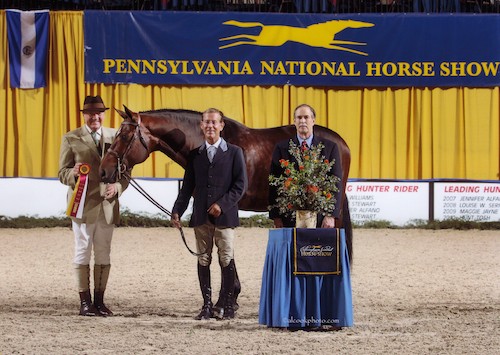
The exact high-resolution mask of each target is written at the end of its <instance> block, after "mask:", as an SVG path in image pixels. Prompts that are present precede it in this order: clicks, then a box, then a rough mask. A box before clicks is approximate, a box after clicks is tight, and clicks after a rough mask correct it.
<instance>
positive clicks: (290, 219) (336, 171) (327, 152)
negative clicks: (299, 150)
mask: <svg viewBox="0 0 500 355" xmlns="http://www.w3.org/2000/svg"><path fill="white" fill-rule="evenodd" d="M315 122H316V112H315V111H314V109H313V108H312V107H311V106H309V105H307V104H302V105H299V106H297V108H296V109H295V111H294V123H295V127H296V129H297V135H296V136H294V137H291V138H289V139H287V140H284V141H281V142H278V144H276V146H275V147H274V151H273V156H272V160H271V168H270V171H271V172H270V174H271V175H274V176H280V175H282V174H283V168H282V167H281V164H280V160H281V159H286V160H289V161H292V162H295V159H294V158H293V156H292V155H291V154H290V152H289V149H290V140H292V141H293V142H294V143H295V144H296V145H298V146H301V145H302V144H303V142H305V144H306V145H307V147H311V146H316V145H318V144H319V143H320V142H321V143H323V145H324V148H323V149H322V151H321V155H322V156H324V157H325V158H326V159H328V160H329V161H335V165H334V166H333V169H332V170H331V171H330V172H329V173H330V174H333V175H335V176H337V177H339V178H341V177H342V165H341V164H340V153H339V148H338V147H337V145H336V144H335V143H334V142H332V141H330V140H328V139H324V138H322V137H318V136H316V135H314V124H315ZM339 186H341V184H340V183H339ZM340 192H341V191H340V189H339V190H338V191H337V192H336V193H335V196H334V197H335V199H336V200H337V201H340ZM277 197H278V188H277V187H276V186H269V205H271V206H272V205H274V204H275V203H276V198H277ZM340 210H341V208H340V204H337V205H336V206H335V210H334V211H331V212H332V216H323V215H321V214H319V215H318V218H317V225H316V227H317V228H335V226H336V225H338V219H339V215H340ZM269 218H270V219H272V220H273V221H274V227H275V228H283V227H285V228H293V227H295V214H285V215H283V214H281V213H280V211H279V209H278V208H277V207H273V208H272V209H271V210H270V211H269ZM336 220H337V223H336Z"/></svg>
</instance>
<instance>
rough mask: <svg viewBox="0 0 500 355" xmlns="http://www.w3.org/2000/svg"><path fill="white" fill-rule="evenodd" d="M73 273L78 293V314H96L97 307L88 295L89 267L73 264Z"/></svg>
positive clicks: (91, 315)
mask: <svg viewBox="0 0 500 355" xmlns="http://www.w3.org/2000/svg"><path fill="white" fill-rule="evenodd" d="M75 275H76V281H77V285H78V293H79V295H80V313H79V314H80V315H81V316H87V317H94V316H96V315H97V314H98V313H97V309H95V307H94V305H93V304H92V298H91V296H90V287H89V284H90V267H89V266H88V265H80V264H75Z"/></svg>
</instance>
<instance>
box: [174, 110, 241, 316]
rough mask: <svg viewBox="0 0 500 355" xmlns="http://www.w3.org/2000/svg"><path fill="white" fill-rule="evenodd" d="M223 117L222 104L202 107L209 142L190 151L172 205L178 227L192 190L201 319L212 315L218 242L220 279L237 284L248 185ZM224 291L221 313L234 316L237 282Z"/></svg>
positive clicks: (239, 150)
mask: <svg viewBox="0 0 500 355" xmlns="http://www.w3.org/2000/svg"><path fill="white" fill-rule="evenodd" d="M223 117H224V115H223V113H222V112H221V111H220V110H218V109H214V108H210V109H208V110H206V111H205V112H203V114H202V120H201V124H200V127H201V130H202V131H203V134H204V136H205V143H204V144H202V145H201V146H200V147H198V148H196V149H194V150H192V151H191V152H190V153H189V157H188V165H187V167H186V170H185V173H184V180H183V184H182V188H181V191H180V192H179V196H178V197H177V200H176V201H175V203H174V207H173V208H172V223H173V225H174V226H175V227H177V228H180V227H181V223H180V219H179V217H180V216H182V214H183V213H184V212H185V211H186V209H187V207H188V204H189V200H190V198H191V196H193V198H194V204H193V213H192V215H191V220H190V222H189V226H190V227H193V228H194V232H195V236H196V247H197V250H198V253H203V254H202V255H201V256H199V257H198V279H199V282H200V289H201V293H202V296H203V306H202V308H201V311H200V313H199V314H198V316H197V317H196V319H198V320H201V319H209V318H211V317H212V316H213V315H214V313H213V309H212V307H213V304H212V288H211V282H210V263H211V261H212V248H213V244H214V243H215V245H216V246H217V248H218V255H219V263H220V264H221V266H222V283H223V284H224V285H234V279H235V267H234V260H233V259H234V247H233V245H234V229H235V227H237V226H239V224H240V220H239V216H238V210H239V208H238V202H239V201H240V200H241V198H242V197H243V195H244V193H245V191H246V189H247V185H248V179H247V172H246V165H245V159H244V157H243V151H242V149H241V148H240V147H238V146H235V145H232V144H229V143H227V142H226V141H225V140H224V139H223V138H222V137H221V132H222V130H223V129H224V120H223ZM224 292H225V294H224V308H223V311H222V312H221V314H220V315H219V317H220V318H224V319H231V318H234V307H233V303H234V294H233V293H234V288H233V287H225V288H224Z"/></svg>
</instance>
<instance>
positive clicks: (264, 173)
mask: <svg viewBox="0 0 500 355" xmlns="http://www.w3.org/2000/svg"><path fill="white" fill-rule="evenodd" d="M124 109H125V111H121V110H116V111H117V112H118V113H119V114H120V116H122V118H123V122H122V124H121V126H120V128H119V130H118V132H117V134H116V137H115V140H114V142H113V144H112V145H111V147H110V149H109V150H108V152H106V154H105V156H104V158H103V160H102V162H101V167H100V174H101V180H102V181H103V182H106V183H111V182H114V181H116V178H117V174H118V170H120V169H121V170H122V171H125V170H130V169H132V167H133V166H134V165H136V164H139V163H142V162H143V161H145V160H146V159H147V158H148V157H149V155H150V154H151V153H152V152H154V151H161V152H162V153H164V154H165V155H167V156H168V157H169V158H170V159H172V160H173V161H175V162H176V163H177V164H179V165H180V166H181V167H183V168H185V167H186V165H187V157H188V154H189V152H190V151H191V150H193V149H195V148H197V147H199V146H200V145H201V144H203V142H204V137H203V132H202V131H201V128H200V122H201V112H197V111H191V110H183V109H161V110H152V111H145V112H139V113H137V112H132V111H131V110H129V109H128V108H127V107H125V106H124ZM224 123H225V126H224V129H223V131H222V132H221V136H222V137H223V138H224V139H225V140H226V141H227V142H229V143H232V144H235V145H238V146H240V147H241V148H242V149H243V154H244V156H245V161H246V166H247V174H248V190H247V192H246V194H245V195H244V197H243V198H242V200H241V201H240V203H239V208H240V209H241V210H246V211H256V212H264V211H268V192H269V178H268V177H269V171H270V167H271V157H272V154H273V150H274V146H275V145H276V143H278V142H279V141H282V140H286V139H289V138H291V137H293V136H294V135H296V128H295V126H294V125H288V126H281V127H274V128H263V129H253V128H248V127H246V126H245V125H243V124H242V123H240V122H238V121H235V120H233V119H231V118H228V117H224ZM314 134H316V135H318V136H320V137H323V138H327V139H330V140H331V141H333V142H335V143H336V144H337V146H338V148H339V152H340V160H341V161H340V162H336V163H337V164H342V172H343V176H341V177H340V178H341V185H340V186H339V190H341V192H342V193H341V198H340V201H337V203H340V204H341V206H342V208H341V214H340V221H339V222H340V225H339V227H341V228H344V229H345V231H346V247H347V250H348V253H349V259H352V225H351V217H350V214H349V206H348V201H347V197H346V195H345V187H346V183H347V178H348V176H349V167H350V163H351V154H350V150H349V147H348V146H347V144H346V142H345V141H344V139H342V137H340V135H339V134H337V133H336V132H334V131H332V130H330V129H328V128H326V127H322V126H319V125H315V126H314Z"/></svg>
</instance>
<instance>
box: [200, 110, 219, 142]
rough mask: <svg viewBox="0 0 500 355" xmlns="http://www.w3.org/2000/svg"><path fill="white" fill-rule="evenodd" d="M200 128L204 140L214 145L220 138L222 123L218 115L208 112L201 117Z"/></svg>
mask: <svg viewBox="0 0 500 355" xmlns="http://www.w3.org/2000/svg"><path fill="white" fill-rule="evenodd" d="M200 127H201V130H202V131H203V135H204V136H205V140H206V141H207V142H208V143H210V144H214V143H215V142H217V141H218V140H219V138H220V132H222V130H223V129H224V122H223V121H222V118H221V117H220V115H219V114H218V113H215V112H209V113H205V114H204V115H203V119H202V120H201V123H200Z"/></svg>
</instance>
